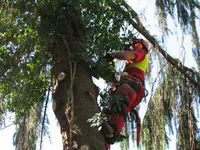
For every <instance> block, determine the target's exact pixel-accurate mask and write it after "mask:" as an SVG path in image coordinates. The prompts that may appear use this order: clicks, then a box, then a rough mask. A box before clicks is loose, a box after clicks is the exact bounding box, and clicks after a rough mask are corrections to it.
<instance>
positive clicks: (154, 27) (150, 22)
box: [0, 0, 194, 150]
mask: <svg viewBox="0 0 200 150" xmlns="http://www.w3.org/2000/svg"><path fill="white" fill-rule="evenodd" d="M128 2H129V4H130V5H131V6H132V7H133V8H134V9H135V10H136V11H137V12H138V13H139V14H144V13H145V14H148V16H147V15H146V17H143V18H142V22H143V23H144V25H145V26H146V28H147V29H149V30H150V29H151V30H150V32H151V34H152V35H159V36H160V31H159V26H158V24H157V22H156V21H155V19H154V15H155V8H154V0H134V1H133V0H128ZM141 16H142V15H141ZM141 16H140V17H141ZM175 30H176V31H178V29H176V28H175V29H174V31H175ZM186 39H187V40H186V41H184V43H185V45H187V49H189V50H187V51H184V50H182V51H179V50H180V43H181V42H180V41H177V40H179V37H176V36H170V38H169V41H168V42H167V43H166V45H165V47H167V49H168V50H169V51H168V52H169V53H170V54H173V55H172V56H174V57H177V58H182V57H183V56H184V55H186V56H190V57H186V59H185V64H186V65H187V66H188V67H191V66H194V63H191V62H194V61H193V58H192V57H191V56H192V53H191V47H190V46H189V45H191V43H190V41H191V39H190V38H189V37H186ZM177 50H178V51H177ZM102 83H103V81H102V80H100V81H99V82H98V85H99V86H101V87H105V84H102ZM146 106H147V105H144V106H143V109H142V110H144V112H145V111H146ZM144 112H143V115H144ZM48 116H49V122H50V125H49V131H50V134H51V142H52V143H50V141H49V139H48V137H47V136H46V137H45V140H44V144H43V150H61V149H62V142H61V135H60V130H59V127H58V125H57V122H56V119H55V115H54V113H53V111H52V107H51V104H49V107H48ZM14 132H15V127H14V126H10V127H8V128H6V129H4V130H0V147H1V150H14V149H15V148H14V147H13V144H12V137H13V134H14ZM171 138H172V139H171V140H172V143H171V144H170V150H175V146H174V145H175V144H174V143H173V141H174V142H175V141H176V139H175V137H171ZM133 149H134V150H136V148H135V147H133V145H131V146H130V149H129V150H133ZM111 150H119V144H115V145H113V146H112V147H111Z"/></svg>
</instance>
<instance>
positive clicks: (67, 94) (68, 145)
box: [49, 25, 105, 150]
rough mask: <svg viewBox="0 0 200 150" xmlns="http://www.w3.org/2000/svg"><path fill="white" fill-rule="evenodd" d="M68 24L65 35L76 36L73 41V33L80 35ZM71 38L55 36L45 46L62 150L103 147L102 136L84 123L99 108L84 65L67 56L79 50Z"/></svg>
mask: <svg viewBox="0 0 200 150" xmlns="http://www.w3.org/2000/svg"><path fill="white" fill-rule="evenodd" d="M71 27H72V28H71V30H70V31H71V32H72V33H71V34H69V35H76V40H77V38H78V37H77V35H79V36H80V35H81V34H80V32H79V33H78V32H77V30H76V29H77V28H76V27H73V25H72V26H71ZM73 32H74V33H75V32H76V33H77V34H74V33H73ZM81 32H82V31H81ZM82 33H83V32H82ZM81 38H82V37H80V38H79V39H81ZM69 39H70V40H69ZM74 39H75V38H74V37H73V36H72V37H70V36H67V38H66V37H64V36H59V37H58V38H57V41H56V43H54V44H52V45H51V46H50V47H49V51H50V54H51V57H52V61H53V63H54V66H53V75H54V77H55V78H56V79H55V80H56V84H55V88H54V93H53V99H54V103H53V109H54V113H55V115H56V117H57V119H58V122H59V124H60V128H61V134H62V140H63V150H72V149H74V150H75V149H80V150H86V149H87V147H88V150H104V149H105V146H104V140H103V137H102V135H101V134H100V133H99V132H98V131H97V130H96V129H94V128H92V127H90V123H88V122H87V120H88V119H89V118H91V117H92V116H93V115H94V114H95V113H97V112H98V111H99V110H98V105H97V94H98V93H97V87H96V86H95V84H94V83H93V81H92V76H91V75H90V73H89V70H88V66H87V64H86V63H85V62H84V61H83V60H77V61H74V60H72V59H71V57H70V56H71V51H73V52H74V51H76V52H80V49H81V48H80V45H79V43H78V42H75V43H74V42H72V41H74ZM59 76H60V77H61V76H63V79H62V78H61V79H59ZM84 148H85V149H84Z"/></svg>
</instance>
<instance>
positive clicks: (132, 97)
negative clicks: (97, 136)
mask: <svg viewBox="0 0 200 150" xmlns="http://www.w3.org/2000/svg"><path fill="white" fill-rule="evenodd" d="M115 94H116V95H128V97H129V99H128V105H126V106H124V108H123V109H124V111H125V113H126V115H128V113H129V112H130V111H131V109H132V108H133V107H135V106H137V105H138V104H139V103H140V102H141V100H142V98H143V96H144V87H143V85H142V84H139V85H138V86H137V92H136V91H135V90H134V89H133V88H132V87H131V86H130V85H129V84H127V83H125V84H123V85H121V86H119V87H118V88H117V91H116V93H115ZM124 123H125V120H124V118H123V116H122V115H120V114H114V115H113V116H112V117H111V124H112V125H114V127H115V132H116V136H119V135H120V133H121V131H122V128H123V126H124ZM138 138H139V137H138ZM138 140H139V139H137V144H139V142H138ZM106 147H107V148H109V147H110V145H109V144H106Z"/></svg>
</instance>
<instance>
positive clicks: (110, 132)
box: [101, 122, 116, 144]
mask: <svg viewBox="0 0 200 150" xmlns="http://www.w3.org/2000/svg"><path fill="white" fill-rule="evenodd" d="M101 132H102V134H103V136H104V139H105V142H106V143H108V144H114V143H115V141H116V135H115V130H114V128H113V127H112V126H111V125H110V124H109V123H108V122H103V123H102V128H101Z"/></svg>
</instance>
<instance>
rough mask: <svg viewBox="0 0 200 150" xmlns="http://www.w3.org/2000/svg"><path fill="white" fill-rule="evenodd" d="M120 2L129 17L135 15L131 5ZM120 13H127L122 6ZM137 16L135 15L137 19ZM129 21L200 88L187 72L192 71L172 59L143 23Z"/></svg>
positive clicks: (122, 0)
mask: <svg viewBox="0 0 200 150" xmlns="http://www.w3.org/2000/svg"><path fill="white" fill-rule="evenodd" d="M121 2H122V3H121V4H122V5H123V6H124V7H125V8H126V9H127V11H128V13H130V15H131V17H135V16H137V15H136V14H137V13H136V12H135V11H134V10H133V9H130V8H131V7H130V6H129V5H128V4H127V3H126V2H125V1H124V0H121ZM115 5H116V4H115ZM120 11H121V13H123V14H127V11H126V10H124V9H123V8H121V10H120ZM138 19H139V18H138V17H137V20H138ZM129 22H130V23H131V24H132V26H133V27H134V28H135V29H136V30H138V32H140V33H141V34H142V35H143V36H144V37H145V38H146V39H147V40H148V41H149V42H150V43H151V44H152V45H153V46H154V47H155V48H157V50H158V51H159V52H160V53H161V54H162V55H163V57H164V58H165V59H166V60H167V61H168V62H169V63H170V64H171V65H173V66H174V67H175V68H176V69H177V70H178V71H180V72H181V73H182V74H183V75H185V77H186V78H187V79H188V80H189V81H190V82H191V83H192V84H193V85H194V86H195V87H197V88H199V89H200V84H199V83H198V82H197V81H196V80H194V78H193V77H191V76H190V75H189V74H188V73H187V72H188V71H189V72H192V73H193V74H195V73H194V71H193V70H192V69H190V68H188V67H186V66H184V65H182V64H181V63H179V62H178V61H177V60H176V59H174V58H173V57H172V56H170V55H169V54H168V53H167V52H165V50H164V49H162V48H161V46H160V45H159V43H158V42H157V41H156V39H155V38H154V37H153V36H151V35H150V34H149V32H148V31H147V30H146V29H145V27H144V26H143V24H142V23H141V21H137V22H139V23H136V22H135V21H134V20H133V19H129Z"/></svg>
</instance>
